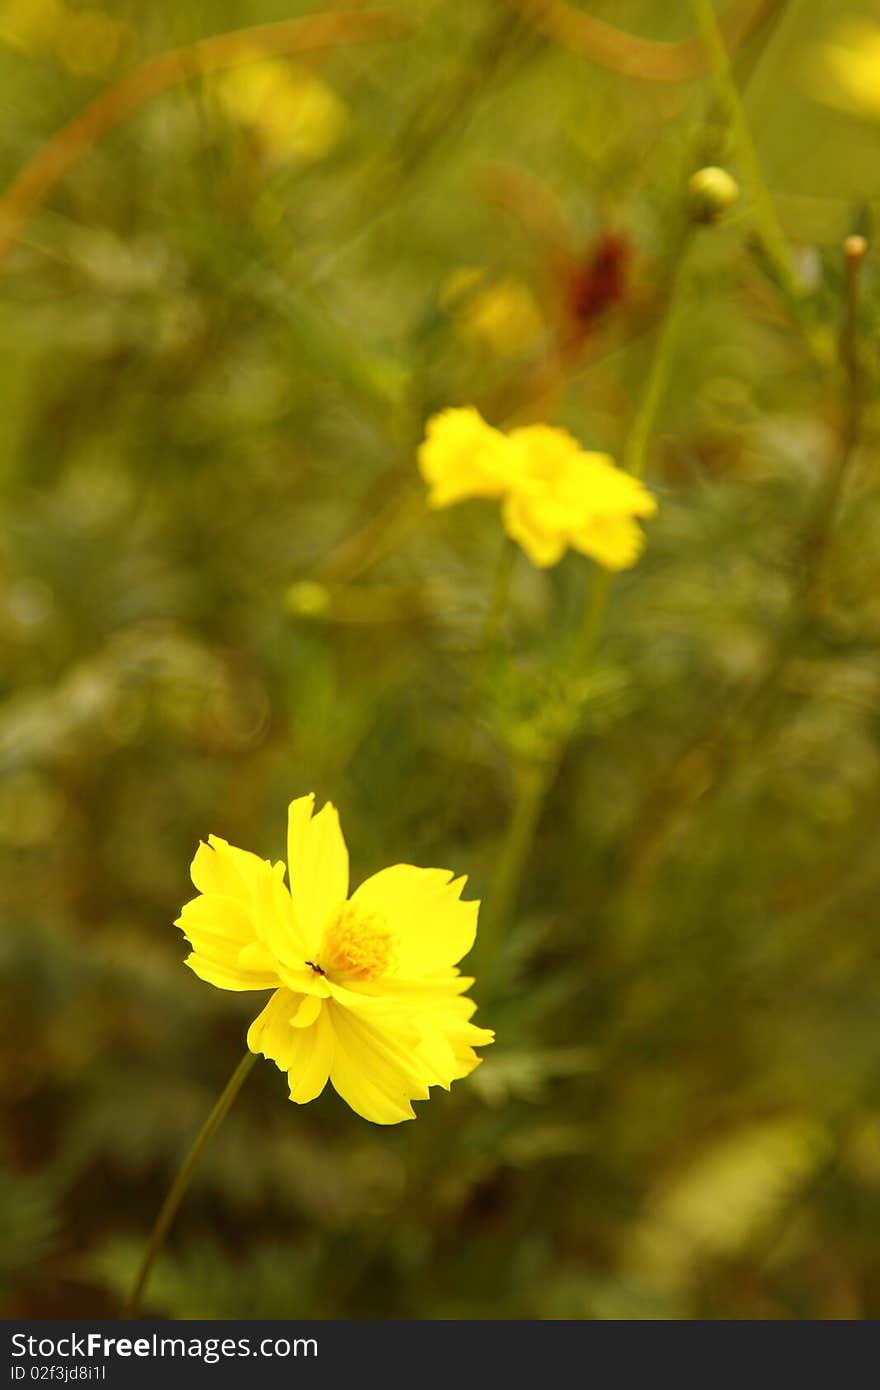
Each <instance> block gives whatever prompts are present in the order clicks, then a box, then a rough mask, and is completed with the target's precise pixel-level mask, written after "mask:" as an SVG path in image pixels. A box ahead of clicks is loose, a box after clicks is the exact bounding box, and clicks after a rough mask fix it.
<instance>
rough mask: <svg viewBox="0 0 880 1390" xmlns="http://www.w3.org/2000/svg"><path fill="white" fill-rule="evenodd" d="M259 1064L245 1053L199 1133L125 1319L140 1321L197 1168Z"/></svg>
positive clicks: (160, 1217)
mask: <svg viewBox="0 0 880 1390" xmlns="http://www.w3.org/2000/svg"><path fill="white" fill-rule="evenodd" d="M256 1060H257V1054H256V1053H253V1052H246V1053H245V1055H244V1057H243V1058H242V1059H241V1061H240V1062H239V1064H238V1066H237V1067H236V1069H235V1071H234V1072H233V1073H232V1076H231V1077H230V1078H229V1080H228V1081H227V1083H226V1085H225V1087H224V1088H223V1091H222V1092H221V1094H220V1096H219V1097H218V1099H217V1102H216V1104H215V1105H214V1108H213V1110H212V1111H211V1113H210V1115H209V1116H208V1118H207V1119H206V1121H205V1123H204V1124H203V1125H202V1128H201V1129H200V1130H199V1133H198V1135H197V1137H196V1140H195V1143H194V1144H193V1146H192V1148H191V1149H190V1151H189V1153H188V1154H187V1156H186V1158H185V1159H184V1161H183V1164H182V1165H181V1167H180V1169H179V1171H178V1174H177V1177H176V1178H175V1179H174V1182H173V1183H172V1184H171V1188H170V1190H169V1192H168V1196H167V1197H166V1198H165V1201H164V1202H163V1203H162V1206H161V1209H160V1211H159V1215H158V1216H157V1218H156V1224H155V1226H154V1227H153V1230H152V1233H151V1235H150V1239H149V1240H148V1241H147V1248H146V1250H145V1251H144V1257H143V1259H142V1260H141V1266H140V1269H139V1270H138V1273H137V1278H136V1279H135V1281H134V1284H133V1285H132V1290H131V1293H130V1294H129V1296H128V1299H127V1300H126V1303H125V1307H124V1308H123V1310H122V1316H123V1317H124V1318H136V1317H137V1316H138V1313H139V1312H140V1307H141V1300H142V1298H143V1296H144V1291H145V1290H146V1287H147V1280H148V1279H149V1277H150V1272H151V1270H152V1268H153V1265H154V1264H155V1262H156V1257H157V1256H158V1254H159V1252H160V1250H161V1249H162V1246H163V1245H164V1243H165V1237H166V1236H167V1235H168V1232H169V1231H170V1229H171V1225H172V1222H173V1221H174V1218H175V1216H176V1215H177V1212H178V1209H179V1207H180V1204H181V1202H182V1201H183V1198H184V1196H185V1194H186V1189H187V1188H188V1187H189V1182H190V1178H191V1177H192V1175H193V1172H194V1170H195V1167H196V1164H197V1163H198V1161H199V1159H200V1158H201V1156H202V1154H203V1152H204V1151H205V1149H206V1148H207V1147H208V1144H209V1143H210V1142H211V1140H212V1139H213V1137H214V1135H215V1134H216V1133H217V1130H218V1129H219V1128H220V1126H221V1124H222V1123H223V1121H224V1120H225V1118H226V1115H227V1114H228V1112H229V1110H230V1108H231V1106H232V1102H233V1101H234V1100H235V1097H236V1096H237V1095H238V1093H239V1091H240V1090H241V1088H242V1086H243V1084H244V1081H245V1078H246V1077H247V1075H248V1072H249V1071H250V1070H251V1067H252V1066H253V1065H254V1063H255V1062H256Z"/></svg>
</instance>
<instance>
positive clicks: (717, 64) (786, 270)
mask: <svg viewBox="0 0 880 1390" xmlns="http://www.w3.org/2000/svg"><path fill="white" fill-rule="evenodd" d="M691 7H692V9H693V12H694V15H695V17H696V20H697V23H698V25H699V27H700V32H701V34H702V36H703V40H704V42H705V44H706V47H707V48H708V49H709V52H710V54H711V57H712V73H713V77H714V79H715V89H716V91H717V93H718V98H719V100H720V101H721V103H722V104H723V106H724V107H725V109H726V111H727V117H728V120H729V121H730V126H731V129H732V131H733V136H734V140H735V142H736V147H737V156H738V158H739V163H740V166H741V168H742V173H743V177H744V179H745V181H746V184H747V185H748V188H749V192H750V193H751V196H752V205H753V211H754V218H755V230H756V231H757V233H758V236H759V237H760V240H761V243H762V245H763V247H764V250H765V252H766V254H767V256H768V258H769V260H770V262H771V263H772V264H773V266H774V267H775V269H776V272H777V274H778V275H779V278H780V281H781V282H782V284H783V286H784V287H785V289H786V291H787V293H788V294H789V295H790V296H791V297H792V298H793V299H802V298H803V296H804V287H803V285H802V283H801V280H800V276H799V275H798V273H797V270H796V268H795V264H794V261H793V259H792V255H791V250H790V248H789V245H788V241H787V239H786V236H785V232H784V231H783V229H782V224H781V222H780V221H779V217H778V216H777V213H776V209H775V207H774V206H773V200H772V199H771V197H770V194H769V192H768V189H767V185H766V183H765V182H764V175H763V173H762V172H761V162H760V160H759V158H758V152H757V150H756V148H755V142H754V141H753V139H752V132H751V130H750V129H749V122H748V118H747V116H746V112H745V107H744V106H743V101H742V97H741V95H740V91H739V88H738V87H737V85H736V78H735V77H734V75H733V68H732V67H731V64H730V57H729V55H728V52H727V48H726V47H725V44H724V38H723V37H722V34H721V30H720V29H719V27H718V20H717V18H716V15H715V11H714V9H713V8H712V3H711V0H691Z"/></svg>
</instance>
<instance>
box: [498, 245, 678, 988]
mask: <svg viewBox="0 0 880 1390" xmlns="http://www.w3.org/2000/svg"><path fill="white" fill-rule="evenodd" d="M692 234H693V224H692V223H688V224H687V226H686V227H685V229H684V231H683V233H682V236H681V238H680V241H679V244H678V247H677V250H676V253H675V257H674V264H673V270H672V284H671V286H670V291H669V299H668V302H667V305H666V312H665V314H664V317H663V321H662V323H661V325H660V330H659V334H658V337H657V342H656V345H655V347H654V352H653V355H652V358H651V364H650V367H649V369H648V376H647V379H646V382H645V389H644V391H643V392H642V395H641V398H640V400H639V403H638V406H637V408H636V412H635V415H634V417H633V420H632V424H631V426H630V430H629V434H628V436H627V440H626V444H625V445H624V451H623V463H624V467H625V468H626V469H627V470H628V471H629V472H631V473H632V474H633V475H634V476H635V477H637V478H641V477H642V476H643V475H644V472H645V468H646V464H647V446H648V441H649V439H650V437H651V435H652V433H653V430H654V427H655V424H656V420H657V412H658V410H659V407H660V403H661V401H662V399H663V392H664V390H665V387H666V383H667V381H668V379H669V371H670V367H671V365H672V359H673V348H674V343H675V337H676V326H677V322H678V317H679V313H680V309H681V303H682V298H683V295H682V291H683V287H684V285H685V283H686V280H687V267H688V264H689V257H688V251H689V248H690V244H691V239H692ZM613 581H614V575H613V574H612V573H611V572H610V571H608V570H603V569H597V570H596V572H595V574H594V576H593V581H592V583H591V584H590V588H589V592H588V594H587V598H586V602H585V604H584V610H583V614H582V617H581V621H580V624H579V626H578V629H577V632H576V633H575V636H574V640H573V643H572V650H571V658H570V663H571V664H570V672H571V682H570V688H571V690H572V696H571V698H570V700H569V702H568V707H567V709H566V710H565V713H564V717H563V719H562V720H561V730H562V731H561V734H560V736H559V738H558V741H557V744H556V747H555V748H553V749H550V750H548V752H547V754H546V756H545V757H543V758H542V759H541V760H535V761H529V762H525V763H523V764H521V765H520V767H519V769H518V771H517V788H516V796H515V799H514V804H513V812H512V815H511V818H510V822H509V825H508V829H507V834H506V836H505V838H504V842H503V844H502V846H501V851H500V853H499V857H498V862H497V865H496V869H495V876H494V879H493V881H492V884H491V888H490V893H489V902H488V907H487V910H486V913H485V915H484V917H483V921H482V923H481V925H480V934H479V937H478V938H477V940H478V947H477V954H476V956H475V965H474V969H475V970H478V971H480V972H481V973H484V974H485V976H486V977H487V978H491V974H492V968H493V966H494V963H495V957H496V955H497V952H498V942H499V932H500V930H501V927H502V925H503V924H504V922H505V921H506V920H507V918H508V917H509V916H510V914H511V912H512V911H513V910H514V908H515V906H516V902H517V898H518V897H519V889H520V884H521V882H522V879H523V875H524V873H525V870H526V867H527V864H528V856H529V851H530V848H531V845H532V841H533V839H534V835H535V831H536V830H537V827H538V821H539V820H540V817H541V811H542V809H543V806H544V800H545V798H546V796H547V792H548V791H549V789H550V785H551V783H552V781H553V778H554V776H555V774H556V769H557V767H558V766H559V762H560V760H561V758H562V755H563V753H564V752H565V748H566V746H567V744H568V742H569V740H570V739H571V738H572V736H573V734H574V731H575V729H576V727H577V722H578V717H579V714H580V700H581V696H580V688H581V687H580V682H579V680H578V677H579V676H581V675H582V674H583V672H584V671H585V670H586V669H587V668H588V667H589V665H590V663H591V662H592V659H593V655H594V653H595V650H596V647H597V645H598V642H599V638H600V637H601V635H602V627H603V624H604V621H605V613H606V611H607V608H608V600H609V598H610V595H611V587H612V584H613Z"/></svg>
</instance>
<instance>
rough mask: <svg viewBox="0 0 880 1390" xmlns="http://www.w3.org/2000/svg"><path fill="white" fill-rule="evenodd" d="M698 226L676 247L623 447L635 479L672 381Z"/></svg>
mask: <svg viewBox="0 0 880 1390" xmlns="http://www.w3.org/2000/svg"><path fill="white" fill-rule="evenodd" d="M694 231H695V226H694V223H693V222H692V221H688V223H687V224H686V226H685V228H684V230H683V232H682V234H681V238H680V240H679V243H678V247H677V248H676V252H675V255H674V259H673V266H672V282H671V284H670V287H669V299H668V301H667V304H666V312H665V313H664V315H663V320H662V322H661V324H660V331H659V334H658V337H657V341H656V344H655V346H654V351H653V354H652V356H651V363H650V366H649V368H648V375H647V378H646V380H645V386H644V390H643V391H642V395H641V398H640V400H639V403H638V406H637V408H636V413H635V415H634V416H633V419H632V423H631V425H630V429H629V434H628V435H627V439H626V444H625V445H624V449H623V459H622V463H623V467H624V468H625V469H626V471H627V473H632V475H633V477H635V478H643V477H644V476H645V469H646V467H647V462H648V452H647V451H648V440H649V439H650V437H651V435H652V433H653V431H654V425H655V423H656V420H657V412H658V410H659V408H660V402H661V401H662V399H663V393H664V391H665V389H666V385H667V382H668V381H669V373H670V368H671V366H672V360H673V355H674V354H673V349H674V346H675V339H676V336H677V330H678V321H679V317H680V315H681V307H682V302H683V300H684V293H683V292H684V287H685V284H686V282H687V273H688V269H689V266H690V249H691V245H692V242H693V237H694Z"/></svg>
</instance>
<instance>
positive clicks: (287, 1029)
mask: <svg viewBox="0 0 880 1390" xmlns="http://www.w3.org/2000/svg"><path fill="white" fill-rule="evenodd" d="M314 806H315V798H314V796H304V797H300V798H299V799H298V800H297V801H294V802H292V803H291V806H290V810H289V819H288V864H289V870H290V888H289V890H288V888H287V885H286V884H285V882H284V865H283V864H282V863H277V864H271V863H269V861H268V860H265V859H260V858H258V857H257V855H255V854H251V853H249V852H248V851H247V850H242V849H236V848H235V847H234V846H233V845H230V844H227V842H226V841H225V840H222V839H220V838H219V837H218V836H216V835H211V836H209V837H208V843H207V844H201V845H200V846H199V849H198V852H197V853H196V856H195V859H194V860H193V863H192V879H193V883H194V884H195V886H196V888H197V889H198V890H199V896H198V897H196V898H193V899H192V901H191V902H188V903H187V904H186V905H185V906H184V908H183V910H182V912H181V915H180V917H179V918H178V919H177V923H176V925H177V926H179V927H180V928H181V929H182V930H183V932H184V934H185V936H186V937H187V939H188V941H189V942H190V944H191V946H192V948H193V949H192V953H191V955H189V956H188V957H187V960H186V964H187V965H188V966H189V967H190V969H191V970H193V971H195V973H196V975H198V976H199V977H200V978H201V979H203V980H207V981H208V983H209V984H212V985H216V986H217V987H218V988H219V989H231V990H251V989H253V990H268V989H271V990H272V991H273V993H272V997H271V998H270V1000H269V1002H268V1003H267V1004H266V1007H265V1008H264V1009H263V1011H262V1013H261V1014H259V1016H258V1017H257V1018H256V1019H255V1020H254V1022H253V1023H252V1024H251V1027H250V1030H249V1031H248V1037H247V1043H248V1047H249V1048H250V1050H251V1052H256V1053H262V1055H263V1056H264V1057H268V1058H269V1059H270V1060H271V1061H273V1062H275V1063H276V1064H277V1065H278V1066H279V1067H280V1068H281V1070H282V1071H286V1072H287V1077H288V1081H289V1083H290V1098H291V1100H293V1101H296V1102H297V1103H298V1104H305V1103H306V1102H307V1101H310V1100H314V1099H315V1097H316V1096H318V1095H320V1093H321V1092H322V1091H323V1089H324V1087H325V1085H326V1084H327V1081H328V1080H329V1081H330V1083H331V1085H332V1086H333V1087H334V1089H335V1090H336V1091H337V1092H338V1094H339V1095H340V1096H341V1097H342V1099H343V1100H345V1101H347V1102H348V1104H349V1105H350V1106H351V1108H352V1110H355V1111H357V1113H358V1114H359V1115H363V1117H364V1118H365V1119H367V1120H372V1121H373V1122H374V1123H376V1124H397V1123H398V1121H400V1120H408V1119H413V1118H414V1111H413V1108H412V1105H411V1101H413V1100H426V1099H427V1098H428V1094H429V1091H428V1088H429V1087H430V1086H444V1087H445V1088H446V1089H447V1090H448V1089H449V1086H450V1085H451V1083H452V1082H453V1081H455V1080H456V1079H458V1078H459V1077H462V1076H467V1075H468V1073H469V1072H471V1071H473V1069H474V1067H476V1066H477V1065H478V1064H479V1062H480V1061H481V1058H479V1057H478V1056H477V1055H476V1053H475V1052H474V1048H475V1047H479V1046H485V1045H486V1044H487V1043H491V1042H492V1041H493V1039H494V1034H493V1033H492V1032H490V1031H489V1030H488V1029H486V1028H478V1027H476V1026H475V1025H474V1024H473V1023H471V1022H470V1018H471V1015H472V1014H473V1012H474V1010H475V1008H476V1005H475V1004H474V1003H473V1002H472V1001H471V1000H469V999H466V998H464V997H463V996H464V991H465V990H466V989H468V988H469V986H470V985H471V984H473V980H471V979H469V978H467V977H466V976H463V975H461V974H460V973H459V971H458V969H457V968H456V967H457V963H458V961H460V960H461V958H462V956H464V955H466V954H467V952H468V951H469V950H470V949H471V947H472V945H473V943H474V937H475V935H476V930H477V912H478V910H479V903H477V902H462V900H461V893H462V889H463V888H464V885H465V881H466V880H465V879H464V878H457V879H453V876H452V873H451V872H450V871H449V870H447V869H420V868H416V867H415V866H414V865H412V864H395V865H393V866H392V867H391V868H389V869H383V870H382V871H381V872H380V873H377V874H374V875H373V876H372V878H368V879H367V880H366V881H365V882H364V883H362V884H361V886H360V887H359V888H358V889H357V890H356V891H355V892H354V893H353V894H352V895H351V897H350V898H349V896H348V889H349V883H348V850H347V849H346V846H345V840H344V839H343V837H342V831H341V829H340V826H339V817H338V815H337V812H336V808H335V807H334V806H332V805H331V804H330V803H329V802H328V803H327V804H326V805H325V806H324V807H323V808H322V810H321V811H320V812H319V813H318V815H314Z"/></svg>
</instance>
